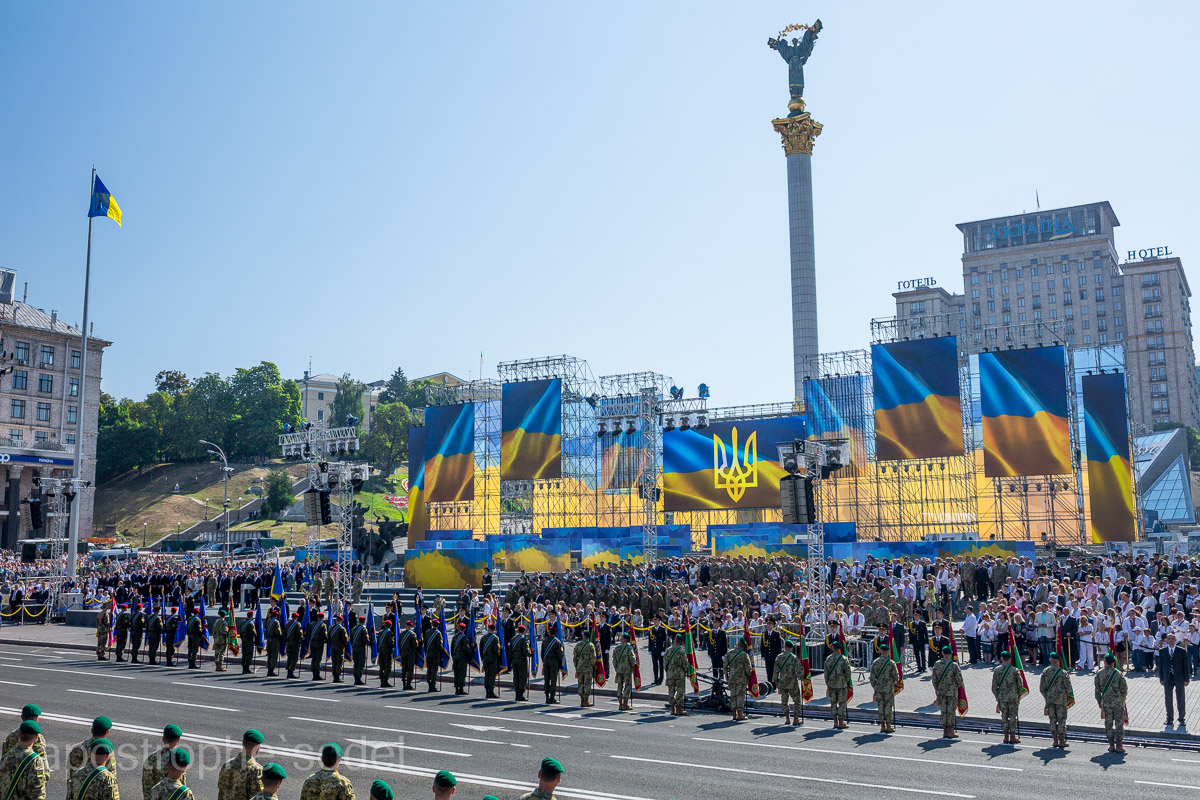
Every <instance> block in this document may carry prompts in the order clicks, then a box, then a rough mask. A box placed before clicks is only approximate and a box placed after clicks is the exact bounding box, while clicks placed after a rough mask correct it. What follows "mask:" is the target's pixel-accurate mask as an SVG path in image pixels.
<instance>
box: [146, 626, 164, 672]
mask: <svg viewBox="0 0 1200 800" xmlns="http://www.w3.org/2000/svg"><path fill="white" fill-rule="evenodd" d="M163 627H164V623H163V618H162V615H160V614H151V615H150V622H149V623H148V624H147V625H146V660H147V661H148V662H150V664H151V665H152V666H153V665H157V664H158V648H159V647H160V646H161V645H162V638H163Z"/></svg>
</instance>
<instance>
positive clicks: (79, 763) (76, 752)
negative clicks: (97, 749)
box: [67, 716, 117, 775]
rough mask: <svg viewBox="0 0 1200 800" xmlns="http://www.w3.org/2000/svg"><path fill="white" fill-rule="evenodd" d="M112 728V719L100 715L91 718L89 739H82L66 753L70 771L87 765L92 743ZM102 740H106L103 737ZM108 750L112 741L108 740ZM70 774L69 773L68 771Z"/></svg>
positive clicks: (115, 767)
mask: <svg viewBox="0 0 1200 800" xmlns="http://www.w3.org/2000/svg"><path fill="white" fill-rule="evenodd" d="M110 730H112V720H111V719H109V718H108V717H104V716H100V717H96V718H95V719H94V720H92V736H91V738H90V739H84V740H83V741H82V742H80V743H79V744H77V745H75V746H74V747H72V748H71V752H70V753H68V754H67V768H68V769H69V770H70V772H71V773H73V772H75V771H76V770H79V769H82V768H83V767H84V766H86V765H87V761H88V754H89V753H90V752H91V751H92V745H93V744H95V743H96V742H97V741H98V740H100V739H103V738H104V737H105V736H108V732H109V731H110ZM104 741H108V740H107V739H104ZM108 746H109V752H110V753H111V752H112V742H109V745H108ZM111 771H112V773H113V774H114V775H116V774H117V765H116V763H115V762H114V763H113V765H112V770H111ZM68 774H70V773H68Z"/></svg>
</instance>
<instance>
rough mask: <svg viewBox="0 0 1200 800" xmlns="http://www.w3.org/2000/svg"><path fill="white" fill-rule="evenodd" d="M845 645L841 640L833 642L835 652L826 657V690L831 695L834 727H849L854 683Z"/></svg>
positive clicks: (831, 713)
mask: <svg viewBox="0 0 1200 800" xmlns="http://www.w3.org/2000/svg"><path fill="white" fill-rule="evenodd" d="M845 650H846V648H845V646H844V645H843V644H842V643H841V641H834V642H833V652H832V653H831V654H830V655H829V657H828V658H826V659H825V691H826V693H827V694H828V695H829V713H830V715H831V716H832V717H833V727H835V728H849V727H850V723H849V722H848V721H847V719H846V717H847V704H848V703H849V702H850V690H851V687H852V686H853V685H854V683H853V680H854V679H853V675H851V673H850V662H849V661H847V660H846V653H845Z"/></svg>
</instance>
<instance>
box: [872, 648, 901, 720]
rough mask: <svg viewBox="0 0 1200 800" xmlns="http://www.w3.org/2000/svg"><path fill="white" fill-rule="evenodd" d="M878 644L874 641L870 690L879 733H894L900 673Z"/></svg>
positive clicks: (889, 656) (889, 654)
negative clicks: (876, 713) (877, 716)
mask: <svg viewBox="0 0 1200 800" xmlns="http://www.w3.org/2000/svg"><path fill="white" fill-rule="evenodd" d="M879 642H880V640H879V639H876V640H875V660H874V661H872V662H871V689H872V690H873V691H874V700H875V709H876V711H877V712H878V714H879V732H880V733H894V732H895V730H896V725H895V718H896V684H897V683H898V682H899V681H900V671H899V670H898V669H897V668H896V662H895V661H893V660H892V654H891V653H889V652H887V651H886V650H884V649H883V648H881V647H880V646H879Z"/></svg>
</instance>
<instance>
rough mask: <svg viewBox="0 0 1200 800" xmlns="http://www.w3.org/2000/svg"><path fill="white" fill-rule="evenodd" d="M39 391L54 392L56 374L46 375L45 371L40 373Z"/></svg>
mask: <svg viewBox="0 0 1200 800" xmlns="http://www.w3.org/2000/svg"><path fill="white" fill-rule="evenodd" d="M38 391H39V392H46V393H49V392H53V391H54V376H53V375H46V374H45V373H42V374H40V375H38Z"/></svg>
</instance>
